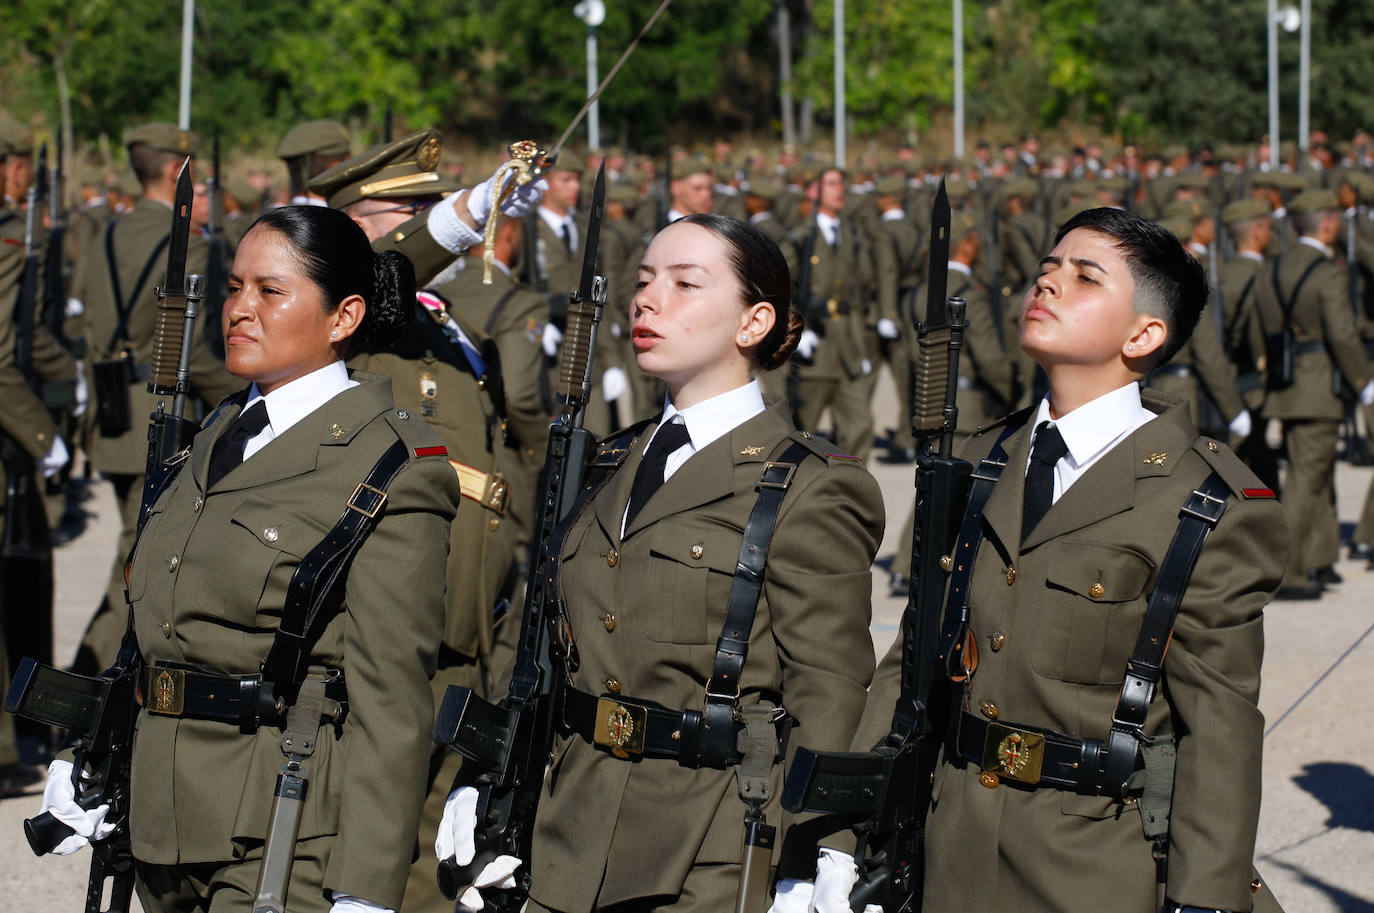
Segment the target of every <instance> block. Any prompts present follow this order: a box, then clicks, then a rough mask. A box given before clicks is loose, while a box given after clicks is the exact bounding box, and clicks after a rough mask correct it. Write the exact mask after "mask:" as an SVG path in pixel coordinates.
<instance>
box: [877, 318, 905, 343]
mask: <svg viewBox="0 0 1374 913" xmlns="http://www.w3.org/2000/svg"><path fill="white" fill-rule="evenodd" d="M878 335H879V336H881V337H883V338H884V339H896V338H897V337H898V336H899V335H901V334H899V333H898V332H897V322H896V321H895V320H893V319H892V318H890V317H884V318H882V319H881V320H879V321H878Z"/></svg>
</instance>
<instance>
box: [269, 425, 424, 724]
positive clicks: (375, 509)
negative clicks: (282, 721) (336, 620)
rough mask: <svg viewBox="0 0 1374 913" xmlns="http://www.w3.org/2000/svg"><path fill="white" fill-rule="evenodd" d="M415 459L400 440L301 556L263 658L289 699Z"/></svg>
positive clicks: (278, 692) (303, 677) (292, 695)
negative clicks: (346, 577) (346, 580)
mask: <svg viewBox="0 0 1374 913" xmlns="http://www.w3.org/2000/svg"><path fill="white" fill-rule="evenodd" d="M410 457H411V451H410V448H408V447H407V446H406V444H405V442H404V441H399V440H398V441H396V442H395V443H394V444H392V445H391V446H390V447H389V448H387V450H386V452H385V453H383V454H382V456H381V458H380V459H378V460H377V463H376V464H375V465H374V466H373V467H372V469H371V470H370V471H369V472H368V474H367V476H366V477H365V478H364V479H363V480H362V481H361V482H360V483H358V487H357V488H355V489H354V490H353V494H352V495H350V496H349V498H348V500H347V501H346V502H344V510H343V515H342V516H341V517H339V521H338V522H337V523H335V524H334V528H333V529H332V530H330V531H329V535H327V536H325V537H324V540H323V541H321V542H320V544H319V545H317V546H315V547H314V548H313V549H311V550H310V553H309V554H308V555H306V556H305V557H304V558H303V559H301V563H300V565H299V566H298V567H297V568H296V572H295V573H294V574H293V575H292V576H291V583H290V584H289V585H288V586H287V590H286V604H285V605H284V606H283V607H282V615H281V623H280V624H279V625H278V626H277V635H276V637H275V638H274V639H273V641H272V647H271V649H270V650H268V651H267V656H266V657H265V658H264V659H263V661H262V672H263V678H265V679H266V680H267V681H270V682H272V683H273V684H274V685H276V686H277V694H278V695H279V696H282V697H284V698H285V699H286V700H287V702H288V703H289V702H290V701H291V700H292V699H294V692H295V688H296V687H297V686H299V685H300V683H301V682H302V681H303V680H304V679H305V674H306V671H307V669H308V668H309V663H308V662H307V660H308V658H309V650H310V647H311V645H312V644H314V642H315V641H316V640H317V639H318V638H319V636H320V634H321V633H322V632H323V630H324V626H325V625H326V624H327V623H328V622H329V620H330V619H331V618H333V617H334V614H335V613H336V612H337V611H338V609H339V607H340V606H341V605H342V602H343V592H342V583H343V573H344V571H345V570H346V569H347V568H348V566H349V564H350V563H351V562H352V559H353V556H354V555H355V554H357V552H358V549H359V548H361V547H362V544H363V542H364V541H365V540H366V539H367V537H368V535H369V534H371V532H372V530H373V529H375V528H376V526H377V523H378V521H379V519H380V517H381V516H382V512H383V509H384V508H385V506H386V499H387V494H386V490H387V488H389V487H390V486H391V483H392V481H394V480H395V478H396V476H397V474H398V473H400V471H401V470H402V469H403V468H405V465H406V463H407V462H409V460H410Z"/></svg>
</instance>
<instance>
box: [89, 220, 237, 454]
mask: <svg viewBox="0 0 1374 913" xmlns="http://www.w3.org/2000/svg"><path fill="white" fill-rule="evenodd" d="M171 224H172V210H171V207H168V206H164V205H163V204H161V203H158V202H156V201H154V200H150V199H148V198H146V197H145V198H143V199H141V200H139V201H138V205H136V206H135V207H134V208H133V209H131V210H130V211H129V212H126V213H124V214H123V215H122V216H120V217H119V218H118V219H116V220H115V221H114V223H113V225H114V228H113V231H114V259H115V263H116V264H117V266H118V274H119V285H120V289H121V291H122V293H123V295H124V300H125V305H126V306H127V307H128V308H129V321H128V331H129V344H130V346H131V347H132V350H133V356H132V357H133V361H134V364H135V365H136V366H137V367H138V368H140V369H146V368H147V366H148V365H150V364H151V362H152V357H153V332H154V329H155V327H156V325H157V289H156V287H157V286H158V285H160V284H162V282H163V281H164V280H165V279H166V277H167V254H166V248H163V249H162V251H160V252H156V255H155V251H156V249H157V247H158V243H159V242H160V241H161V240H162V239H163V238H165V237H166V236H167V234H168V231H169V229H170V228H171ZM208 258H209V245H207V244H206V243H205V241H204V240H203V239H202V238H201V237H200V236H199V235H195V234H193V235H192V237H191V239H190V244H189V245H188V247H187V252H186V273H187V275H189V274H191V273H202V274H203V273H204V272H205V270H206V264H207V262H208ZM154 261H155V262H154ZM149 262H153V266H152V269H150V270H149V271H148V278H147V281H145V282H144V284H143V287H142V288H141V289H136V288H135V284H136V283H137V281H138V276H139V274H140V273H141V272H142V271H143V269H144V267H145V265H147V264H148V263H149ZM135 294H137V297H133V296H134V295H135ZM72 297H74V298H78V299H80V300H81V302H82V303H83V304H84V305H85V311H84V313H83V315H82V334H83V335H84V336H85V337H86V354H85V356H84V359H83V361H84V363H85V367H86V376H87V377H88V378H91V377H93V375H92V373H91V365H93V364H94V363H96V362H100V361H106V360H108V359H112V358H115V357H117V356H118V354H119V352H120V350H121V345H120V342H119V340H117V339H115V335H116V333H115V331H116V327H117V326H118V324H119V317H118V314H117V311H116V308H115V296H114V287H113V286H112V285H111V284H110V269H109V265H108V258H107V257H106V254H105V231H101V232H100V233H98V234H97V235H95V236H94V238H93V240H92V241H91V243H90V245H89V246H88V247H87V250H86V253H85V255H84V256H83V257H82V259H81V263H80V265H79V268H78V269H77V272H76V276H75V278H74V280H73V284H72ZM204 339H205V337H204V335H203V334H202V333H201V332H200V330H199V328H197V332H196V335H195V342H194V343H193V345H192V348H191V386H192V389H193V390H194V391H195V393H196V394H198V395H199V396H201V397H202V398H203V399H205V400H206V401H207V402H211V403H215V402H219V401H220V400H221V399H223V398H224V397H226V396H228V395H230V394H232V393H234V392H235V391H237V390H239V389H240V388H242V387H243V382H242V381H240V380H238V379H237V378H235V377H234V376H233V375H231V374H230V373H229V372H228V371H226V370H225V368H224V363H223V362H222V361H220V360H219V359H217V358H215V357H214V356H213V355H211V354H210V351H209V350H208V349H207V348H206V346H205V342H204ZM99 395H100V393H99V391H98V390H96V389H95V385H94V383H92V385H91V404H90V405H89V406H88V407H87V409H86V414H85V420H86V425H85V428H86V453H87V455H88V456H89V457H90V459H91V465H93V466H94V467H95V468H96V469H98V470H100V471H101V472H114V473H126V474H130V475H142V474H143V471H144V469H145V468H146V464H147V460H148V434H147V427H148V426H147V419H148V416H149V415H150V414H151V413H152V411H153V409H154V408H155V406H156V405H157V402H158V397H155V396H153V395H152V394H151V393H149V392H148V377H147V373H146V370H144V372H143V373H142V375H141V379H139V378H136V379H135V380H134V381H133V382H132V383H131V384H129V405H130V410H129V414H130V417H131V418H130V428H129V430H128V431H126V432H125V433H124V434H121V435H119V436H117V437H103V436H101V434H100V429H99V427H98V425H97V423H96V415H97V411H98V410H97V408H96V407H97V402H96V401H97V399H98V397H99Z"/></svg>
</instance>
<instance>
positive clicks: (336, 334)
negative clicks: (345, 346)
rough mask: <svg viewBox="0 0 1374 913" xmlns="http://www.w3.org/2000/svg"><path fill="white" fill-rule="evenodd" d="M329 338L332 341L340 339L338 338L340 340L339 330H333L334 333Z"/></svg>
mask: <svg viewBox="0 0 1374 913" xmlns="http://www.w3.org/2000/svg"><path fill="white" fill-rule="evenodd" d="M329 338H330V339H338V338H339V331H338V330H333V331H331V332H330V334H329Z"/></svg>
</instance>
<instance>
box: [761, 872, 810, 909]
mask: <svg viewBox="0 0 1374 913" xmlns="http://www.w3.org/2000/svg"><path fill="white" fill-rule="evenodd" d="M815 887H816V886H815V885H813V884H812V883H811V882H809V881H798V880H797V879H795V878H779V879H778V890H777V892H776V893H774V894H773V905H772V906H771V907H769V908H768V913H811V895H812V891H813V890H815Z"/></svg>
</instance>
